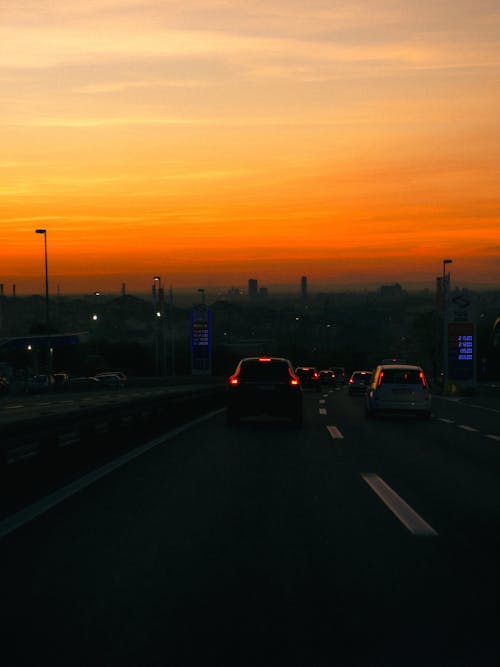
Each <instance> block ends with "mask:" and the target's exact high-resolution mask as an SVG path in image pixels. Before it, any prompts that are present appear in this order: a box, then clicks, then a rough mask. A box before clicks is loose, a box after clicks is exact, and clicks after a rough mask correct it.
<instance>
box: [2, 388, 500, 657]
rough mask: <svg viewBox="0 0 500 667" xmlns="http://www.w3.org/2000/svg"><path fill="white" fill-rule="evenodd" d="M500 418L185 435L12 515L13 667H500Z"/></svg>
mask: <svg viewBox="0 0 500 667" xmlns="http://www.w3.org/2000/svg"><path fill="white" fill-rule="evenodd" d="M474 406H475V407H474ZM499 416H500V410H499V409H496V408H495V407H494V405H493V406H490V405H488V406H485V405H479V404H475V403H474V401H473V400H472V399H471V400H469V401H468V402H463V401H456V400H449V399H446V398H438V397H434V403H433V416H432V419H431V420H430V421H429V422H421V421H417V420H415V419H413V418H407V417H400V418H380V419H376V420H367V419H365V417H364V410H363V399H362V398H359V397H350V396H348V394H347V391H346V388H341V389H339V390H334V389H333V388H332V389H329V390H326V391H324V392H323V393H320V394H317V393H315V392H314V393H311V392H306V393H305V423H304V427H303V428H302V429H294V428H293V427H292V426H291V425H288V424H287V423H281V422H279V421H273V420H270V419H269V420H268V419H260V420H259V419H250V420H247V421H244V422H243V423H242V424H241V425H240V426H238V427H228V426H227V425H226V423H225V417H224V413H223V411H216V412H215V413H212V414H210V415H207V416H206V417H204V418H201V419H197V420H194V421H193V423H190V424H186V425H184V426H182V427H178V428H177V429H176V430H175V431H172V432H170V433H166V434H165V435H164V436H163V437H158V438H156V439H155V440H154V441H153V442H151V443H150V445H151V446H150V447H145V446H143V448H142V449H141V450H140V451H137V452H136V454H140V455H137V456H135V455H134V453H133V452H128V453H127V455H126V458H124V459H123V460H117V461H116V463H115V464H113V465H109V464H108V465H107V467H106V468H105V469H103V470H102V471H101V472H102V476H101V475H100V474H97V473H96V472H95V471H93V472H92V473H89V475H90V476H89V475H87V477H84V478H82V479H81V480H75V481H74V483H73V485H72V486H69V487H67V488H66V489H62V490H60V491H57V492H55V494H53V495H52V496H51V498H50V502H47V501H46V500H45V501H44V500H43V499H40V500H39V501H38V503H34V504H33V505H30V506H29V507H27V508H25V510H23V512H22V513H20V514H19V515H17V516H14V517H10V518H7V519H5V520H4V521H2V522H0V534H2V535H3V538H2V540H1V542H0V548H1V581H2V588H1V597H0V599H1V608H2V619H1V627H2V664H3V665H5V667H17V666H18V665H37V666H38V665H65V666H68V665H106V666H108V665H134V666H139V665H140V666H142V665H144V666H149V665H169V666H170V665H190V664H196V665H199V664H204V663H209V664H217V665H245V666H246V665H248V666H250V665H252V666H254V665H304V666H318V667H322V666H323V665H324V666H327V665H328V666H331V665H339V666H344V665H345V666H351V665H369V666H370V667H372V666H373V667H379V666H380V667H382V666H383V667H392V666H400V665H405V666H406V665H419V666H421V665H426V666H436V667H438V666H439V667H441V666H448V665H450V666H452V665H453V666H457V665H468V666H472V665H473V666H481V667H482V666H485V667H486V666H488V667H489V666H490V665H491V666H493V665H495V666H496V665H498V664H499V656H500V633H499V632H498V627H499V620H500V618H499V611H498V608H497V607H498V606H499V605H498V593H499V583H500V577H499V569H500V535H499V532H500V531H499V525H500V484H499V479H500V458H499V453H498V452H499V451H500V426H499V424H500V419H499ZM143 445H144V443H143ZM44 502H45V505H44ZM47 506H51V508H50V509H49V510H47V511H45V509H46V507H47ZM14 526H16V529H15V530H14V529H13V527H14Z"/></svg>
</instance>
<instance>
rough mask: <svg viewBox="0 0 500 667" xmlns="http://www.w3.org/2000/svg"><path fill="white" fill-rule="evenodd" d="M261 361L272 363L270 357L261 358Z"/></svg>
mask: <svg viewBox="0 0 500 667" xmlns="http://www.w3.org/2000/svg"><path fill="white" fill-rule="evenodd" d="M259 361H271V358H270V357H259Z"/></svg>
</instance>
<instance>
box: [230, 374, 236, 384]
mask: <svg viewBox="0 0 500 667" xmlns="http://www.w3.org/2000/svg"><path fill="white" fill-rule="evenodd" d="M229 384H238V378H237V377H235V376H234V375H233V376H232V377H230V378H229Z"/></svg>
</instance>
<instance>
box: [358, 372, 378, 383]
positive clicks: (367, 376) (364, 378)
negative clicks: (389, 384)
mask: <svg viewBox="0 0 500 667" xmlns="http://www.w3.org/2000/svg"><path fill="white" fill-rule="evenodd" d="M384 377H385V373H384ZM352 379H353V380H356V382H370V380H371V379H372V374H371V373H354V374H353V376H352Z"/></svg>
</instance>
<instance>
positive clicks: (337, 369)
mask: <svg viewBox="0 0 500 667" xmlns="http://www.w3.org/2000/svg"><path fill="white" fill-rule="evenodd" d="M330 370H331V371H332V373H333V382H334V384H346V383H347V374H346V372H345V368H344V367H343V366H330Z"/></svg>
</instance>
